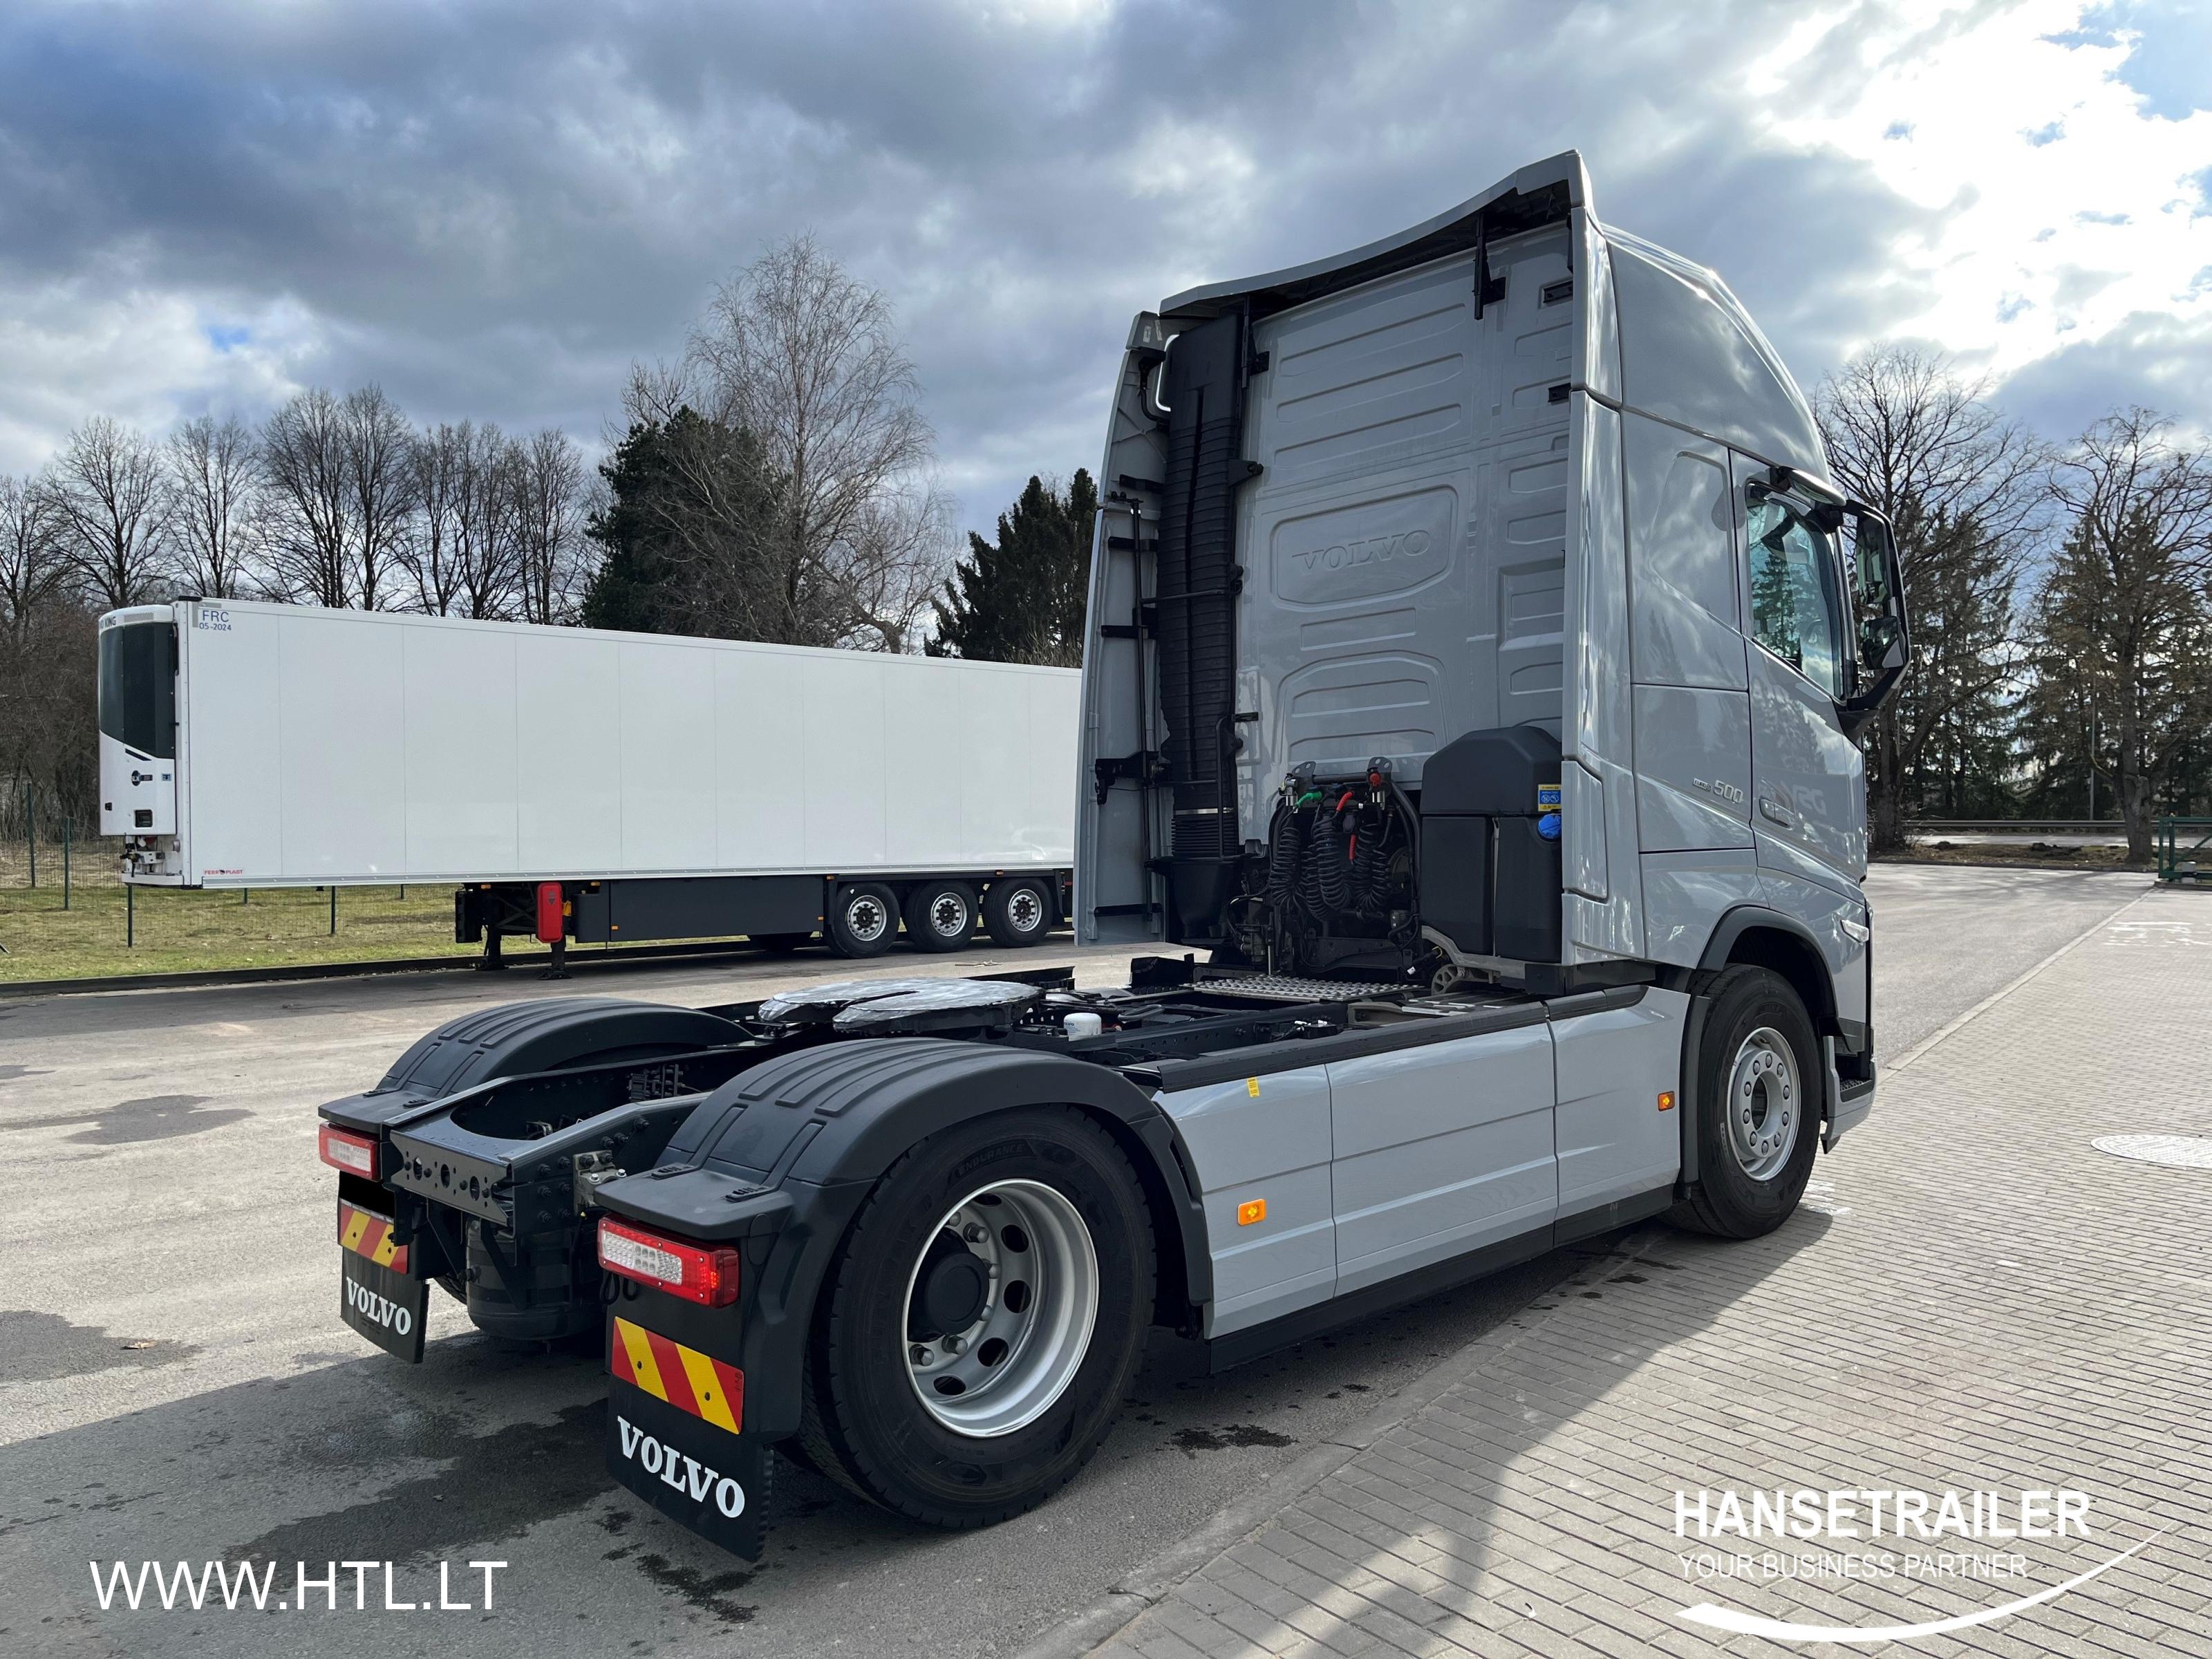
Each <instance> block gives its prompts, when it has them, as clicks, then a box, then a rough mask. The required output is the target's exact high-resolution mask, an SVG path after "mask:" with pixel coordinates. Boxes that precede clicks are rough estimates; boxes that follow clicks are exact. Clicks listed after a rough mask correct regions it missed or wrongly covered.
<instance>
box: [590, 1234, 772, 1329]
mask: <svg viewBox="0 0 2212 1659" xmlns="http://www.w3.org/2000/svg"><path fill="white" fill-rule="evenodd" d="M599 1265H600V1266H601V1267H605V1269H606V1270H607V1271H608V1272H609V1273H620V1274H621V1275H622V1276H623V1278H624V1279H635V1280H636V1281H637V1282H638V1283H639V1284H641V1285H652V1286H653V1289H654V1290H656V1291H667V1292H668V1293H669V1295H671V1296H680V1297H683V1298H684V1300H685V1301H687V1302H696V1303H698V1304H701V1305H702V1306H703V1307H708V1308H726V1307H727V1306H729V1305H730V1304H731V1303H732V1302H735V1301H736V1300H737V1299H738V1253H737V1252H736V1251H735V1250H733V1249H731V1248H730V1247H729V1246H728V1245H726V1244H721V1245H714V1244H691V1243H685V1242H684V1240H682V1239H680V1238H670V1237H666V1236H665V1235H664V1234H660V1233H654V1232H647V1231H646V1230H645V1229H644V1228H642V1227H633V1226H631V1225H629V1223H627V1222H623V1221H617V1220H615V1219H614V1218H611V1217H610V1216H602V1217H600V1218H599Z"/></svg>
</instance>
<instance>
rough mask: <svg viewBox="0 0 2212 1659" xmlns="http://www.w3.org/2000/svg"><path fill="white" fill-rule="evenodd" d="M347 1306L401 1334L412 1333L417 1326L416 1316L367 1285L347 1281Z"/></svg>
mask: <svg viewBox="0 0 2212 1659" xmlns="http://www.w3.org/2000/svg"><path fill="white" fill-rule="evenodd" d="M345 1297H346V1306H348V1307H349V1308H351V1309H353V1310H355V1311H356V1312H357V1313H360V1314H363V1315H365V1316H368V1318H370V1319H373V1320H374V1321H375V1322H377V1323H378V1324H380V1325H381V1326H383V1327H384V1328H385V1329H386V1330H388V1331H391V1332H393V1333H395V1334H398V1335H400V1336H406V1335H408V1334H410V1333H411V1332H412V1331H413V1330H414V1328H415V1316H414V1315H413V1314H411V1313H410V1312H409V1311H408V1310H406V1309H404V1308H403V1307H401V1306H400V1305H399V1304H398V1303H397V1302H394V1301H393V1300H392V1298H391V1297H386V1296H379V1295H378V1294H377V1293H376V1292H375V1291H372V1290H370V1289H369V1288H368V1286H367V1285H356V1284H355V1283H354V1282H353V1280H351V1279H347V1280H346V1281H345Z"/></svg>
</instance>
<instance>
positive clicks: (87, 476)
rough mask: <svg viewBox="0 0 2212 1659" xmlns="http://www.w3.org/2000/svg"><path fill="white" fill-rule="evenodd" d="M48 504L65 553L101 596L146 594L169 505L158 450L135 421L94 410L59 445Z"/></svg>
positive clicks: (113, 599)
mask: <svg viewBox="0 0 2212 1659" xmlns="http://www.w3.org/2000/svg"><path fill="white" fill-rule="evenodd" d="M52 476H53V485H54V488H53V504H54V511H55V514H56V517H57V519H58V522H59V525H60V528H61V532H62V545H63V548H64V556H65V557H66V558H67V559H68V561H69V562H70V567H71V568H72V569H74V570H75V571H76V574H77V576H78V577H79V579H80V580H82V582H83V583H84V586H85V587H86V589H87V590H88V592H91V593H92V594H93V595H94V597H95V598H96V599H99V600H100V603H101V604H103V605H106V607H107V608H109V609H111V610H120V609H121V608H122V607H123V606H125V605H135V604H137V602H138V601H139V600H141V599H145V598H147V597H149V595H150V594H151V593H152V592H154V590H155V586H157V585H158V583H159V581H160V579H161V574H162V562H163V559H164V557H165V555H166V552H167V545H166V544H167V537H168V526H167V520H166V515H165V508H166V507H167V495H166V492H165V490H164V489H163V485H164V482H165V480H164V478H163V476H162V469H161V451H160V450H159V449H158V448H156V447H155V444H154V442H153V441H152V440H151V439H149V438H148V437H147V436H146V435H145V434H144V433H143V432H140V431H138V430H137V428H133V427H127V426H122V425H119V424H118V423H117V422H114V421H112V420H110V419H108V418H107V417H106V416H105V415H96V416H94V417H93V418H92V419H90V420H88V421H87V422H85V423H84V424H83V425H82V426H81V427H79V428H77V429H76V431H75V432H72V433H71V434H70V436H69V441H68V442H67V443H65V444H64V445H63V446H62V453H61V454H60V455H59V456H58V458H57V459H56V460H55V462H54V467H53V475H52Z"/></svg>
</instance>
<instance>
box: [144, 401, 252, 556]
mask: <svg viewBox="0 0 2212 1659" xmlns="http://www.w3.org/2000/svg"><path fill="white" fill-rule="evenodd" d="M165 459H166V460H167V465H168V472H169V495H170V518H171V521H172V523H173V526H174V527H175V531H176V537H175V540H176V556H177V563H178V568H179V574H181V575H182V577H183V578H184V580H185V584H186V586H189V587H190V588H191V591H192V592H197V593H200V594H203V595H204V596H205V597H207V598H209V599H235V598H237V597H238V596H239V595H240V593H242V592H244V591H245V588H244V584H245V581H246V577H247V575H248V573H249V571H250V569H251V568H252V562H253V558H254V543H255V533H256V531H257V529H258V526H259V523H260V514H259V512H258V507H259V486H260V480H261V465H260V456H259V453H258V443H257V441H256V440H255V437H254V434H253V429H252V428H251V427H249V426H247V425H246V422H243V421H241V420H240V419H239V418H238V417H237V416H235V415H233V416H228V418H226V419H224V420H222V421H217V420H216V418H215V416H212V415H201V416H196V417H195V418H193V419H191V420H189V421H186V422H185V423H184V424H183V425H181V426H179V428H177V429H176V430H175V431H174V432H172V433H171V434H170V435H169V441H168V444H167V453H166V455H165Z"/></svg>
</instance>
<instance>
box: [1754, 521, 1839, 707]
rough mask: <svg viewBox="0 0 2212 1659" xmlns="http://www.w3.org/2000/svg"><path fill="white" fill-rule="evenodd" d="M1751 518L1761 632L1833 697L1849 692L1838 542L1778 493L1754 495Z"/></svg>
mask: <svg viewBox="0 0 2212 1659" xmlns="http://www.w3.org/2000/svg"><path fill="white" fill-rule="evenodd" d="M1746 522H1747V525H1748V526H1749V532H1750V543H1751V548H1750V551H1751V586H1750V592H1751V625H1752V635H1753V637H1754V638H1755V639H1757V640H1758V641H1759V644H1761V645H1763V646H1765V647H1766V649H1767V650H1768V651H1770V652H1771V653H1773V654H1774V655H1775V656H1778V657H1779V658H1781V659H1782V660H1783V661H1784V662H1786V663H1788V664H1789V665H1790V666H1791V667H1792V668H1794V669H1796V671H1798V672H1799V673H1801V674H1802V675H1803V676H1804V677H1805V678H1807V679H1808V680H1810V681H1812V682H1813V684H1815V685H1817V686H1819V687H1820V689H1821V690H1823V691H1826V693H1827V694H1828V695H1829V696H1832V697H1833V696H1842V695H1843V692H1844V651H1843V627H1842V615H1843V606H1842V604H1841V602H1840V599H1839V596H1838V593H1837V592H1836V557H1835V544H1834V542H1833V541H1832V539H1831V538H1830V537H1829V536H1828V534H1827V532H1825V531H1823V530H1820V529H1817V528H1815V527H1814V525H1813V524H1812V523H1811V521H1810V520H1808V519H1807V518H1806V517H1805V516H1804V515H1803V513H1801V512H1800V511H1799V509H1798V508H1796V507H1793V506H1792V505H1791V504H1790V502H1789V501H1786V500H1784V498H1782V497H1781V496H1778V495H1763V494H1754V495H1753V496H1752V497H1751V500H1750V501H1749V503H1748V512H1747V514H1746Z"/></svg>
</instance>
